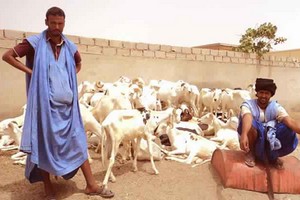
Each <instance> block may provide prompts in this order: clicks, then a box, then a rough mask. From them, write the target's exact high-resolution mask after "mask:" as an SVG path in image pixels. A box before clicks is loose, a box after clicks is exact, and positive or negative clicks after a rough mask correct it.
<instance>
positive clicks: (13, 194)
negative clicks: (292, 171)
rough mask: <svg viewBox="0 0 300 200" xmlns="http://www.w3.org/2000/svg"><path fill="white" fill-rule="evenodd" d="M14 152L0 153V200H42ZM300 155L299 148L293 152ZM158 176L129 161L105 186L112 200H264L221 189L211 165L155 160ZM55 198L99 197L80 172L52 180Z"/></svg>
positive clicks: (286, 198) (98, 170)
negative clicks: (134, 169) (16, 162)
mask: <svg viewBox="0 0 300 200" xmlns="http://www.w3.org/2000/svg"><path fill="white" fill-rule="evenodd" d="M14 153H16V151H9V152H3V151H2V152H0V163H1V167H0V180H1V181H0V199H1V200H41V199H44V192H43V185H42V184H41V183H35V184H30V183H29V182H28V181H27V180H26V179H25V177H24V169H25V168H24V167H23V166H19V165H13V164H12V160H11V159H10V156H11V155H12V154H14ZM90 153H91V155H92V158H93V159H94V161H93V163H92V164H91V166H92V171H93V174H94V176H95V178H96V179H97V180H98V181H99V183H101V181H102V180H103V178H104V171H103V168H102V166H101V163H100V155H99V154H96V153H94V152H93V151H92V150H91V151H90ZM293 155H294V156H296V157H298V159H299V155H300V147H298V149H297V150H296V151H295V152H294V153H293ZM156 166H157V168H158V170H159V172H160V173H159V175H153V174H152V169H151V165H150V162H148V161H143V162H141V161H139V162H138V169H139V171H138V172H136V173H134V172H132V171H131V162H130V161H129V162H128V163H126V164H124V165H121V164H117V165H115V167H114V168H113V171H114V172H115V175H116V178H117V180H116V182H115V183H111V182H110V183H109V184H108V187H109V188H110V189H111V190H112V191H114V192H115V197H114V198H113V200H126V199H130V200H154V199H155V200H167V199H168V200H169V199H170V200H185V199H188V200H190V199H192V200H194V199H197V200H198V199H199V200H217V199H218V200H253V199H256V200H267V199H268V196H267V194H264V193H258V192H253V191H246V190H238V189H231V188H224V187H223V186H222V184H221V182H220V179H219V177H218V175H217V173H216V171H215V170H214V168H213V167H212V165H211V164H210V163H206V164H204V165H201V166H197V167H194V168H192V167H191V166H190V165H186V164H181V163H177V162H175V161H167V160H162V161H157V162H156ZM53 183H54V186H55V189H56V192H57V197H58V199H69V200H71V199H72V200H74V199H76V200H86V199H89V200H96V199H102V198H101V197H99V196H87V195H85V194H84V193H83V189H84V187H85V181H84V177H83V174H82V172H81V171H79V172H78V174H77V175H76V176H75V177H74V178H73V179H71V180H68V181H66V180H64V179H61V178H59V179H58V180H55V179H53ZM275 197H276V198H277V199H283V200H300V195H291V194H275Z"/></svg>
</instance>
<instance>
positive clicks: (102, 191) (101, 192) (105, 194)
mask: <svg viewBox="0 0 300 200" xmlns="http://www.w3.org/2000/svg"><path fill="white" fill-rule="evenodd" d="M86 194H87V195H90V196H95V195H99V196H100V197H102V198H112V197H114V196H115V194H114V193H113V192H112V191H111V190H108V189H105V188H104V186H103V185H101V186H100V187H99V190H98V191H97V192H90V193H86Z"/></svg>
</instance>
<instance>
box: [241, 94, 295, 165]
mask: <svg viewBox="0 0 300 200" xmlns="http://www.w3.org/2000/svg"><path fill="white" fill-rule="evenodd" d="M256 101H257V100H256V99H252V100H247V101H245V102H244V103H243V104H242V106H246V107H248V108H249V109H250V111H251V113H252V116H253V121H252V127H254V128H255V129H256V130H257V134H258V136H257V139H256V141H255V146H254V153H255V157H256V158H257V159H258V160H260V161H264V160H265V159H266V158H265V155H264V154H265V153H264V152H265V151H266V149H265V136H264V133H265V131H267V130H266V128H267V125H268V124H269V123H267V122H271V121H275V122H276V123H275V127H272V132H273V134H275V137H276V140H278V141H279V142H280V145H281V147H280V148H279V149H268V150H267V151H266V152H268V155H267V156H268V159H269V160H270V161H274V160H276V159H277V158H278V157H282V156H286V155H288V154H290V153H291V152H293V151H294V150H295V149H296V148H297V145H298V139H297V136H296V133H295V132H294V131H293V130H291V129H290V128H288V127H287V126H286V125H285V124H284V123H277V121H276V117H277V111H278V107H279V106H281V105H280V104H278V103H277V102H276V101H270V103H269V104H268V106H267V108H266V111H265V118H266V123H262V122H260V121H259V115H260V112H259V107H258V105H257V102H256ZM239 121H240V122H239V126H238V133H239V134H241V132H242V125H243V122H242V119H241V117H240V120H239ZM269 142H270V141H269Z"/></svg>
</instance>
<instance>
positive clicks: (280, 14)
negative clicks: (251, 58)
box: [0, 0, 300, 50]
mask: <svg viewBox="0 0 300 200" xmlns="http://www.w3.org/2000/svg"><path fill="white" fill-rule="evenodd" d="M0 5H1V12H0V29H11V30H19V31H30V32H41V31H42V30H44V29H45V28H46V26H45V24H44V19H45V13H46V11H47V9H48V8H50V7H51V6H58V7H61V8H62V9H63V10H64V11H65V13H66V26H65V29H64V33H65V34H69V35H78V36H85V37H94V38H103V39H112V40H123V41H130V42H144V43H153V44H166V45H172V46H184V47H192V46H198V45H204V44H210V43H227V44H236V45H237V44H239V39H240V38H241V35H242V34H244V33H245V31H246V29H247V28H249V27H251V28H256V27H258V26H259V25H260V24H262V23H264V22H271V23H272V24H274V25H276V26H277V27H278V31H277V36H282V37H286V38H287V41H286V42H285V43H284V44H280V45H277V46H275V47H274V49H275V50H285V49H299V48H300V36H299V35H300V0H205V1H203V0H0Z"/></svg>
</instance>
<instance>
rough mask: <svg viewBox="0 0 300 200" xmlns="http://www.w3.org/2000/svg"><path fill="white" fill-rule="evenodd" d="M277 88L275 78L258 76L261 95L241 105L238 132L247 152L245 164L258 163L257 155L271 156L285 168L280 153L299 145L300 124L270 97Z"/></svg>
mask: <svg viewBox="0 0 300 200" xmlns="http://www.w3.org/2000/svg"><path fill="white" fill-rule="evenodd" d="M276 89H277V87H276V84H275V83H274V81H273V80H272V79H264V78H257V79H256V83H255V91H256V96H257V99H252V100H248V101H246V102H244V103H243V104H242V105H241V116H240V117H241V118H240V124H239V127H238V133H239V134H240V147H241V149H242V150H243V151H245V152H246V158H245V164H246V165H247V166H249V167H253V166H255V159H257V160H260V161H264V160H265V159H268V160H269V162H270V163H271V164H273V165H274V167H276V168H277V169H283V162H282V160H281V159H279V157H282V156H285V155H288V154H289V153H291V152H293V151H294V150H295V149H296V147H297V144H298V139H297V137H296V133H300V125H299V123H297V122H296V121H295V120H294V119H293V118H291V117H290V116H289V115H288V113H287V112H286V110H285V109H284V108H283V107H282V106H281V105H280V104H278V103H277V102H276V101H270V98H271V97H272V96H274V94H275V92H276ZM265 142H267V145H266V146H265Z"/></svg>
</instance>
